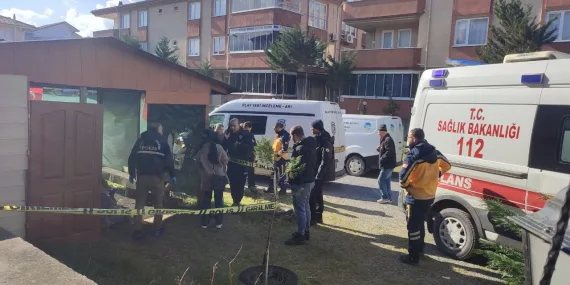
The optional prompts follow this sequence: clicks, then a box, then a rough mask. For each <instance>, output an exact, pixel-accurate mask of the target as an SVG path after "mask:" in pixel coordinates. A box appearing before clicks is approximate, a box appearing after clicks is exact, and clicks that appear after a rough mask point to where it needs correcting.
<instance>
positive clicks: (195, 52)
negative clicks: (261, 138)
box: [92, 0, 570, 120]
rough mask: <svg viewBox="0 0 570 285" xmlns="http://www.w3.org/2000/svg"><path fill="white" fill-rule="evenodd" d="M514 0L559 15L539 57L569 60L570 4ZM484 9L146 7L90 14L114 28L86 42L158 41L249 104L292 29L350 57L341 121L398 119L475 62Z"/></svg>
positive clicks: (416, 5) (485, 29)
mask: <svg viewBox="0 0 570 285" xmlns="http://www.w3.org/2000/svg"><path fill="white" fill-rule="evenodd" d="M523 2H524V3H525V4H529V5H532V7H533V9H532V11H533V13H534V14H535V15H536V18H537V21H541V22H544V21H547V20H548V19H550V17H553V16H558V17H559V18H558V20H557V21H556V23H555V24H554V26H555V28H556V29H558V30H559V34H558V40H557V41H556V42H555V43H553V44H551V45H548V46H546V47H544V49H547V50H548V49H551V50H559V51H563V52H570V28H568V27H570V0H523ZM492 6H493V1H492V0H362V1H354V2H340V0H188V1H181V0H147V1H143V2H137V3H132V4H126V5H119V6H117V7H111V8H105V9H100V10H95V11H93V12H92V13H93V14H94V15H95V16H99V17H104V18H108V19H112V20H114V23H115V26H114V29H112V30H107V31H100V32H97V33H96V34H95V36H120V35H133V36H137V37H138V38H139V40H140V41H141V42H143V47H144V48H145V49H147V50H151V51H152V50H154V47H155V46H156V43H157V42H158V41H159V40H160V38H161V37H163V36H166V37H168V38H170V39H171V40H173V42H172V44H173V45H177V46H178V47H179V49H180V52H181V54H180V59H181V64H182V65H185V66H187V67H189V68H198V67H199V66H200V63H202V62H206V61H207V62H209V63H210V64H211V66H212V67H213V68H214V69H216V70H217V73H216V74H217V75H216V76H217V78H218V79H220V80H223V81H226V82H228V83H230V84H231V85H234V86H236V87H238V88H240V89H241V90H242V91H243V92H244V93H247V94H254V95H258V96H267V95H275V94H281V93H282V90H281V88H282V87H281V86H282V80H283V79H282V78H283V77H282V76H280V74H278V73H275V72H274V71H272V70H271V68H270V67H269V65H268V64H267V62H266V61H265V56H264V54H263V50H264V49H265V48H266V47H268V46H269V45H270V44H271V43H272V42H273V41H274V40H275V39H276V38H277V37H278V36H279V33H280V31H282V30H283V29H286V28H288V27H297V28H300V29H302V30H304V31H307V32H311V33H314V34H315V35H316V36H317V37H318V38H319V39H320V40H321V41H326V42H329V47H328V48H327V51H326V54H325V56H326V55H332V56H334V57H335V58H339V57H341V56H342V54H343V53H344V52H342V51H346V50H356V55H357V57H356V68H355V71H354V72H353V84H352V85H351V86H349V87H348V88H345V90H342V97H341V99H340V102H339V103H340V105H341V107H342V108H343V109H345V110H346V112H347V113H368V114H384V108H385V106H386V105H387V103H388V100H387V99H388V98H390V97H392V98H393V99H394V100H395V102H396V103H397V104H398V105H399V106H400V111H399V113H398V114H399V115H400V116H402V118H403V119H404V120H407V119H408V118H409V117H410V115H411V107H412V104H413V99H414V96H415V91H416V89H417V83H418V80H419V76H420V75H421V72H422V71H423V70H425V69H429V68H440V67H448V66H450V65H455V64H457V62H465V61H474V62H477V60H478V59H477V55H476V52H475V50H476V48H477V47H479V46H482V45H484V44H486V42H487V37H488V34H489V27H490V25H496V24H497V23H496V21H495V19H494V15H493V9H492ZM567 21H568V23H566V22H567ZM566 24H568V25H566ZM566 30H568V31H566ZM303 81H304V78H303V76H297V74H295V73H288V74H286V76H285V94H287V95H289V96H290V97H291V98H302V97H301V94H303V92H302V90H303V87H304V82H303ZM309 82H310V84H309V85H310V90H311V92H310V93H311V94H312V95H314V94H317V95H315V96H314V97H311V99H321V100H322V99H325V97H324V87H323V82H324V76H323V75H322V74H319V70H318V69H316V70H315V72H314V74H312V75H311V79H310V81H309ZM237 96H239V97H242V96H243V95H242V94H239V95H237ZM255 97H256V96H254V98H255ZM222 102H223V101H222Z"/></svg>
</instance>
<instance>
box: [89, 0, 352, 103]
mask: <svg viewBox="0 0 570 285" xmlns="http://www.w3.org/2000/svg"><path fill="white" fill-rule="evenodd" d="M340 7H341V1H339V0H195V1H192V0H190V1H184V0H178V1H176V0H147V1H142V2H136V3H131V4H124V5H123V4H120V5H119V6H116V7H111V8H105V9H100V10H95V11H92V13H93V15H95V16H98V17H103V18H107V19H112V20H113V21H114V29H111V30H105V31H98V32H96V33H95V34H94V36H96V37H97V36H115V37H120V36H124V35H131V36H136V37H138V39H139V41H141V42H142V45H143V48H144V49H145V50H147V51H149V52H154V48H155V47H156V44H157V42H158V41H159V40H160V38H162V37H168V38H169V39H171V40H172V45H176V46H177V47H178V48H179V49H180V54H179V55H180V63H181V64H182V65H185V66H187V67H188V68H198V67H199V66H200V64H201V63H204V62H209V63H210V64H211V66H212V68H213V69H215V70H216V77H217V79H219V80H222V81H225V82H228V83H230V84H232V85H234V86H236V87H238V88H240V89H241V90H242V91H243V92H246V93H248V94H249V95H250V96H251V94H253V95H258V96H268V95H275V94H282V93H285V94H286V96H287V97H290V98H297V97H298V96H300V95H301V93H302V90H304V89H303V88H304V77H303V76H299V77H298V76H297V74H296V73H287V74H286V75H285V76H284V79H283V76H282V74H280V73H276V72H274V71H272V70H271V68H270V67H269V65H268V63H267V62H266V59H265V55H264V52H263V50H264V49H266V48H267V47H269V45H271V43H272V42H274V41H275V40H276V39H277V37H278V36H279V33H280V32H281V31H283V30H284V29H287V28H300V29H301V30H303V31H306V32H309V33H313V34H314V35H315V36H316V37H317V38H318V39H319V40H321V41H323V42H330V43H329V47H328V48H327V50H326V53H325V55H324V56H327V55H329V54H330V55H334V54H335V50H336V49H338V47H339V46H340V45H341V43H342V45H343V46H346V47H351V48H356V47H357V41H358V40H357V38H356V33H355V29H354V28H352V27H349V26H344V27H345V28H346V29H347V30H349V31H346V33H347V34H349V33H352V34H351V35H350V36H348V38H350V39H348V40H346V37H342V39H345V40H340V38H341V37H340V36H338V35H340V34H341V33H342V31H341V29H342V28H343V26H341V25H340V21H339V20H338V18H339V17H340V12H341V10H340V9H339V8H340ZM331 39H332V40H335V41H331ZM336 39H339V40H338V41H336ZM319 72H320V71H319V69H318V68H316V69H315V72H314V73H312V74H311V78H310V80H309V81H310V83H311V84H310V87H309V88H310V90H311V92H310V94H311V95H312V97H310V98H309V99H321V100H324V99H325V98H324V93H325V92H324V80H325V77H324V74H319ZM283 80H284V81H285V91H284V92H283V90H282V88H283V87H282V86H283V82H282V81H283ZM238 96H240V97H241V96H243V95H238ZM254 97H255V96H254Z"/></svg>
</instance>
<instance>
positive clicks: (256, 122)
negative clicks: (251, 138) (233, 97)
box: [230, 115, 267, 135]
mask: <svg viewBox="0 0 570 285" xmlns="http://www.w3.org/2000/svg"><path fill="white" fill-rule="evenodd" d="M233 118H237V119H238V120H239V123H240V124H241V123H245V122H247V121H250V122H251V132H252V133H253V134H254V135H264V134H265V128H266V127H267V116H249V115H245V116H244V115H232V116H230V120H231V119H233Z"/></svg>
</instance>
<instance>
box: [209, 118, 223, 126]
mask: <svg viewBox="0 0 570 285" xmlns="http://www.w3.org/2000/svg"><path fill="white" fill-rule="evenodd" d="M223 123H224V115H211V116H210V127H213V126H214V125H215V124H223Z"/></svg>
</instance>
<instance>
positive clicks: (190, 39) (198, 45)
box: [188, 38, 200, 56]
mask: <svg viewBox="0 0 570 285" xmlns="http://www.w3.org/2000/svg"><path fill="white" fill-rule="evenodd" d="M192 42H197V43H198V44H197V48H198V52H197V53H196V54H193V53H192ZM188 56H200V38H189V39H188Z"/></svg>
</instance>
